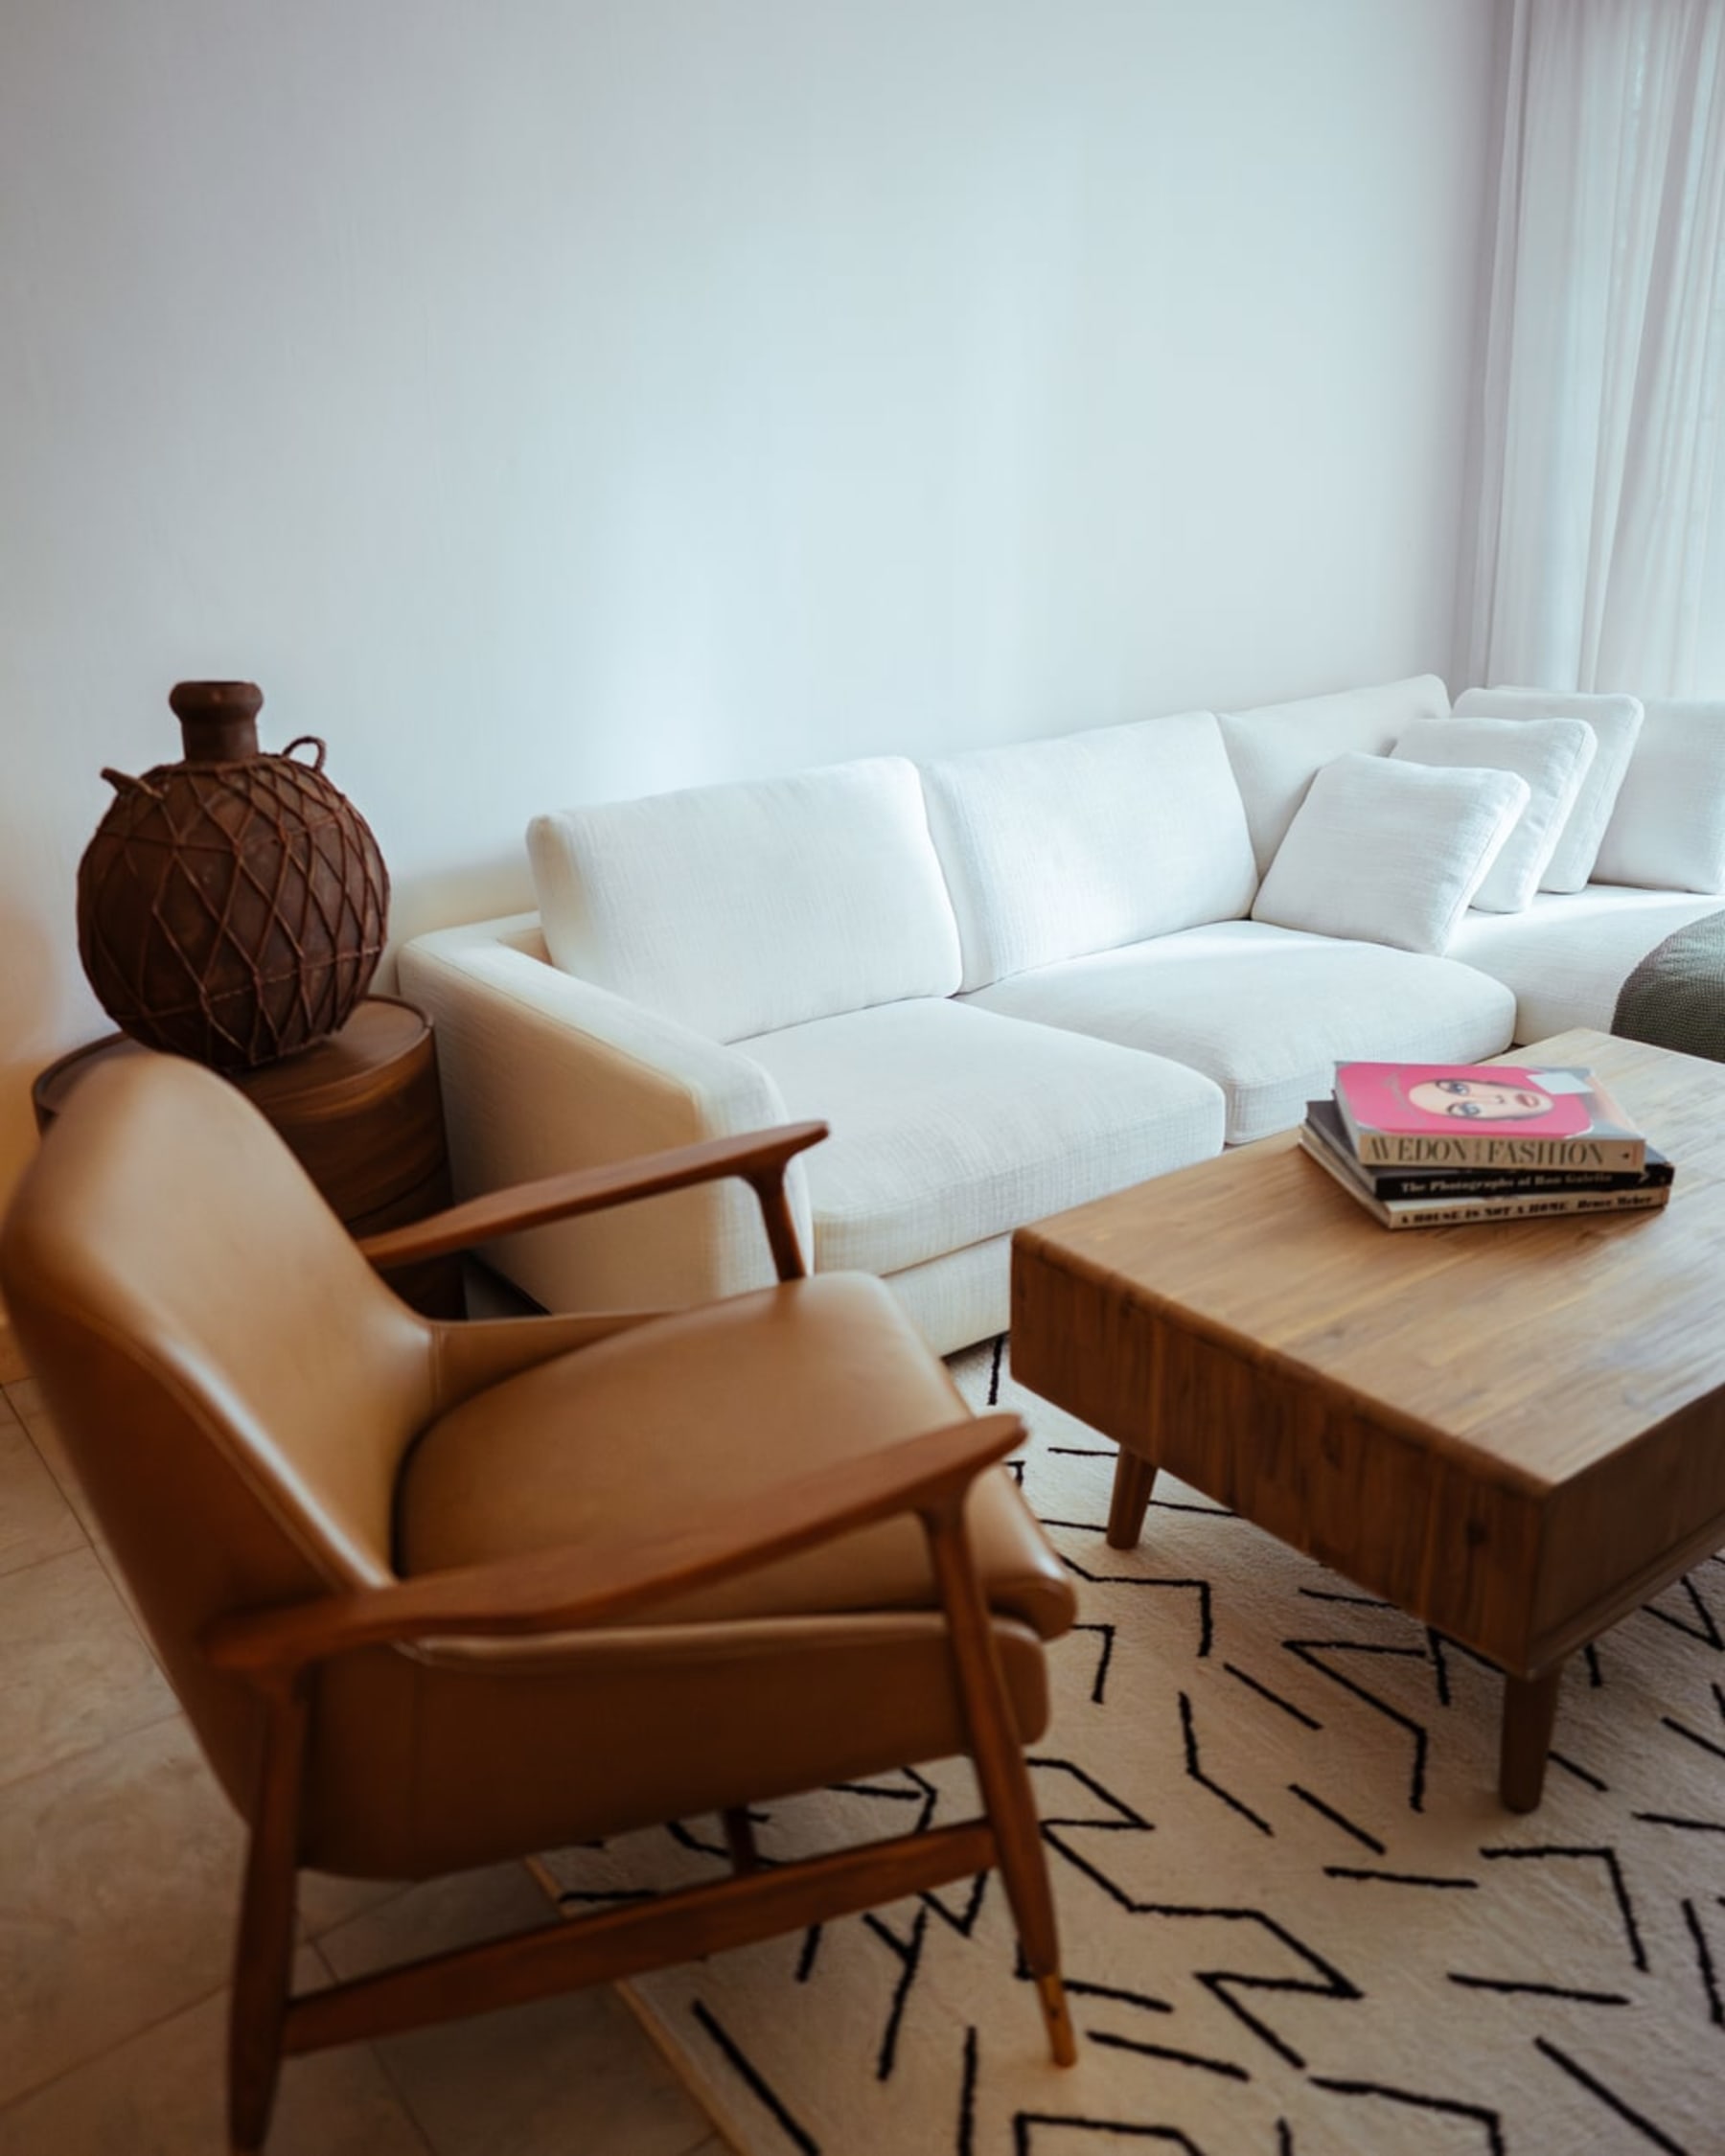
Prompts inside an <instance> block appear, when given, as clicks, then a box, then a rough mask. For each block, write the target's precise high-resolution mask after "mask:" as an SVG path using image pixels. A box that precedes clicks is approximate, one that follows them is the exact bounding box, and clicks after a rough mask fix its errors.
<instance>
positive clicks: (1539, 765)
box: [1391, 717, 1597, 913]
mask: <svg viewBox="0 0 1725 2156" xmlns="http://www.w3.org/2000/svg"><path fill="white" fill-rule="evenodd" d="M1596 739H1597V737H1596V735H1595V733H1594V730H1593V728H1592V727H1591V726H1589V725H1586V724H1585V723H1584V722H1582V721H1581V720H1579V719H1535V720H1530V721H1526V722H1517V721H1515V720H1512V719H1467V718H1461V717H1456V718H1450V719H1418V720H1415V722H1414V724H1413V725H1411V726H1410V727H1409V728H1408V730H1407V732H1406V733H1405V734H1403V736H1402V738H1401V739H1400V741H1398V742H1397V743H1396V745H1395V746H1394V747H1393V748H1392V749H1391V755H1392V756H1394V757H1397V758H1399V759H1401V760H1402V761H1404V762H1407V763H1413V764H1440V765H1447V766H1450V767H1452V768H1455V767H1458V766H1472V767H1475V768H1481V767H1483V768H1485V769H1487V770H1494V771H1515V772H1517V773H1519V775H1520V776H1521V777H1522V778H1525V779H1526V780H1527V782H1528V791H1529V796H1530V798H1529V801H1528V805H1527V807H1526V808H1525V809H1524V810H1523V811H1522V813H1521V817H1520V820H1519V821H1518V822H1517V824H1516V826H1515V829H1514V830H1513V831H1512V832H1510V834H1509V836H1508V837H1507V838H1506V839H1505V841H1504V843H1503V845H1502V846H1501V847H1500V848H1499V851H1498V857H1497V859H1496V860H1494V861H1493V862H1492V864H1491V866H1490V867H1489V868H1488V869H1487V870H1486V871H1485V881H1484V883H1482V884H1481V885H1480V887H1479V889H1478V890H1477V891H1476V892H1475V893H1474V895H1473V903H1474V905H1475V906H1478V908H1479V909H1480V911H1481V912H1482V913H1521V912H1524V911H1525V910H1526V909H1527V907H1528V906H1530V905H1531V904H1532V903H1533V894H1534V892H1535V891H1537V890H1538V888H1539V879H1540V878H1541V876H1543V875H1544V874H1545V869H1546V863H1547V862H1548V861H1549V860H1551V858H1552V855H1553V851H1554V849H1555V847H1556V844H1557V841H1558V839H1559V838H1560V837H1562V835H1563V830H1564V826H1565V823H1566V821H1567V819H1568V817H1569V814H1570V811H1571V810H1572V809H1573V808H1574V807H1575V805H1576V795H1577V794H1578V793H1579V791H1581V782H1582V780H1583V779H1584V778H1585V777H1586V775H1587V770H1588V767H1589V766H1590V765H1591V764H1592V762H1593V760H1594V748H1595V742H1596Z"/></svg>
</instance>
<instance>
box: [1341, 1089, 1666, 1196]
mask: <svg viewBox="0 0 1725 2156" xmlns="http://www.w3.org/2000/svg"><path fill="white" fill-rule="evenodd" d="M1336 1106H1337V1108H1338V1109H1339V1110H1340V1111H1341V1114H1342V1119H1343V1121H1344V1123H1345V1125H1346V1126H1347V1135H1348V1137H1349V1139H1350V1140H1351V1142H1352V1144H1353V1148H1354V1151H1355V1152H1356V1153H1357V1154H1358V1155H1359V1157H1360V1158H1361V1160H1362V1161H1364V1162H1365V1163H1366V1164H1367V1166H1368V1167H1404V1168H1406V1167H1419V1168H1437V1167H1473V1168H1568V1169H1573V1170H1576V1171H1577V1172H1587V1173H1592V1174H1599V1173H1601V1172H1618V1171H1622V1170H1624V1169H1630V1168H1640V1167H1642V1166H1643V1165H1644V1164H1645V1158H1646V1150H1647V1141H1646V1139H1645V1136H1644V1135H1643V1134H1642V1133H1641V1132H1640V1131H1638V1130H1637V1129H1636V1128H1635V1126H1634V1124H1633V1123H1631V1122H1630V1121H1629V1119H1628V1117H1627V1116H1626V1115H1625V1114H1624V1113H1623V1111H1622V1109H1621V1108H1620V1107H1619V1106H1618V1104H1617V1102H1616V1101H1615V1100H1614V1099H1613V1098H1612V1096H1611V1094H1610V1093H1609V1092H1608V1091H1607V1090H1606V1089H1605V1087H1604V1086H1603V1085H1602V1084H1601V1083H1600V1081H1599V1078H1598V1077H1597V1076H1596V1075H1595V1074H1594V1072H1593V1071H1591V1070H1588V1069H1585V1068H1581V1067H1576V1066H1573V1065H1562V1066H1548V1067H1533V1066H1524V1065H1517V1064H1507V1063H1492V1064H1460V1063H1343V1064H1338V1065H1337V1066H1336Z"/></svg>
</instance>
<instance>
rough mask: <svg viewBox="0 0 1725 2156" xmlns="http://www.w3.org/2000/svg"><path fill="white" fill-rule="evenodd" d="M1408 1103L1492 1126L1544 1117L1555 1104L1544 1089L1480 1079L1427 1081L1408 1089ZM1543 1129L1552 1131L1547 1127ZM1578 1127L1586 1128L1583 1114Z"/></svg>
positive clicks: (1427, 1112)
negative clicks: (1489, 1123) (1478, 1120)
mask: <svg viewBox="0 0 1725 2156" xmlns="http://www.w3.org/2000/svg"><path fill="white" fill-rule="evenodd" d="M1407 1101H1408V1106H1409V1107H1410V1108H1417V1109H1419V1110H1421V1111H1422V1112H1424V1113H1426V1114H1428V1115H1438V1116H1450V1117H1457V1116H1459V1117H1461V1118H1464V1119H1468V1120H1474V1119H1477V1118H1480V1117H1484V1118H1485V1119H1486V1120H1487V1121H1489V1122H1493V1123H1509V1122H1524V1121H1526V1119H1527V1118H1528V1117H1529V1116H1531V1115H1544V1114H1545V1113H1546V1112H1547V1111H1548V1110H1550V1109H1553V1108H1555V1107H1556V1105H1557V1103H1556V1101H1555V1099H1554V1098H1553V1096H1552V1094H1550V1093H1548V1092H1547V1091H1546V1089H1545V1088H1544V1087H1543V1086H1535V1085H1532V1084H1528V1085H1525V1086H1488V1085H1487V1084H1486V1083H1485V1082H1484V1079H1480V1078H1427V1079H1425V1080H1423V1081H1422V1082H1421V1083H1420V1084H1419V1085H1417V1086H1410V1087H1409V1088H1408V1089H1407ZM1579 1105H1580V1104H1579V1102H1576V1106H1577V1107H1579ZM1542 1127H1543V1128H1547V1129H1552V1128H1554V1126H1553V1125H1549V1124H1548V1125H1545V1126H1542ZM1577 1127H1578V1128H1580V1129H1583V1130H1585V1129H1586V1127H1587V1117H1586V1114H1585V1112H1584V1113H1583V1115H1582V1118H1581V1122H1580V1124H1579V1126H1577Z"/></svg>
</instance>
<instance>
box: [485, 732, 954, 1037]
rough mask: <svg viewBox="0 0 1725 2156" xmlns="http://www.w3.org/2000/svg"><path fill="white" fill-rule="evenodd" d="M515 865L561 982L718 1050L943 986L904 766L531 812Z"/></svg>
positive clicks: (923, 853) (945, 949) (942, 917)
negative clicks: (634, 1007)
mask: <svg viewBox="0 0 1725 2156" xmlns="http://www.w3.org/2000/svg"><path fill="white" fill-rule="evenodd" d="M527 854H528V860H529V861H530V863H531V865H532V870H533V883H534V890H535V892H536V894H537V896H538V899H539V908H540V920H541V921H542V923H543V924H544V930H545V943H546V947H547V949H548V950H549V951H550V952H551V956H552V958H553V959H554V960H555V961H556V963H557V964H558V965H559V966H561V967H562V968H563V971H564V972H565V973H571V974H578V975H580V976H581V977H582V979H584V980H589V981H593V982H595V983H596V984H597V985H598V986H599V987H601V988H609V989H610V990H612V991H613V992H614V993H615V994H616V995H619V996H627V997H628V998H630V999H631V1000H632V1001H633V1002H636V1003H644V1004H645V1005H646V1006H647V1007H648V1009H649V1010H654V1011H658V1012H661V1013H662V1014H663V1015H664V1016H665V1017H667V1018H674V1019H677V1020H678V1021H680V1022H681V1023H682V1024H684V1025H688V1026H692V1027H693V1028H694V1029H695V1030H696V1031H697V1032H699V1033H704V1034H707V1035H708V1036H709V1037H710V1038H712V1039H713V1040H716V1041H741V1040H746V1039H747V1038H748V1037H749V1036H750V1035H751V1034H756V1033H771V1032H774V1031H776V1030H777V1028H778V1027H780V1026H785V1025H800V1024H802V1023H803V1022H804V1021H806V1020H809V1019H818V1018H831V1017H832V1016H833V1015H834V1014H835V1013H837V1012H839V1011H855V1010H862V1009H863V1008H865V1007H866V1006H867V1005H869V1004H872V1003H889V1002H896V1001H897V1000H898V999H899V998H901V997H906V996H950V995H952V994H953V992H954V990H955V989H956V988H957V986H958V929H957V924H956V922H955V921H954V918H953V908H952V904H951V902H950V900H949V899H948V897H947V892H946V884H945V883H944V882H943V881H942V878H941V873H940V863H939V862H938V861H937V860H935V858H934V848H933V846H932V844H931V842H930V838H929V828H928V819H927V816H926V814H925V812H924V809H923V796H922V787H921V784H920V782H919V781H918V778H917V775H916V767H915V765H914V764H911V763H909V762H908V761H907V760H906V759H905V758H904V757H899V756H881V757H871V758H868V759H866V760H864V761H862V762H861V763H855V764H836V765H832V766H829V767H828V768H825V769H820V770H811V771H795V772H793V773H792V774H791V775H790V776H789V777H787V778H777V779H761V780H757V781H753V782H750V783H747V784H743V785H737V786H703V787H696V788H692V789H690V790H688V791H683V792H678V793H656V794H652V795H649V796H648V797H647V798H646V799H644V800H639V801H615V802H607V803H603V804H601V805H599V806H597V807H593V808H583V809H566V810H564V811H563V813H562V814H558V815H542V816H536V817H535V818H534V819H533V822H532V823H531V824H530V825H529V826H528V830H527Z"/></svg>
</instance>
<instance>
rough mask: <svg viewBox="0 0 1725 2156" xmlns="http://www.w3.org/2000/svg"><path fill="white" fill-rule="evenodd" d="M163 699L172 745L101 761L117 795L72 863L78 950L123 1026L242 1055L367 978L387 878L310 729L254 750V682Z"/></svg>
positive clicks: (277, 1051)
mask: <svg viewBox="0 0 1725 2156" xmlns="http://www.w3.org/2000/svg"><path fill="white" fill-rule="evenodd" d="M169 702H170V704H171V705H172V706H173V710H174V712H175V714H176V715H177V716H178V718H179V721H180V726H181V731H182V733H183V735H184V740H185V750H186V753H185V759H184V761H183V762H181V763H178V764H161V765H158V766H157V767H156V768H154V769H153V770H150V771H146V772H145V773H144V775H143V777H142V778H127V777H126V776H124V775H123V774H122V773H120V772H118V771H104V773H103V774H102V775H103V777H104V778H105V779H106V780H108V782H109V783H110V784H111V785H112V786H113V787H114V789H115V791H116V796H117V797H116V799H115V801H114V803H113V805H112V806H111V807H110V808H109V810H108V813H107V814H106V815H105V816H104V818H103V819H102V822H101V824H100V825H99V827H98V828H97V832H96V836H95V837H93V838H92V839H91V840H90V843H89V846H88V848H87V849H86V850H85V853H84V857H83V860H81V862H80V863H79V870H78V948H79V954H80V956H81V958H82V960H83V966H84V972H85V973H86V974H87V975H89V977H90V985H91V987H92V988H94V989H95V991H96V994H97V996H98V997H99V998H101V1001H102V1005H103V1008H104V1010H105V1011H106V1012H107V1013H108V1016H109V1017H110V1018H111V1019H112V1020H113V1021H114V1022H115V1024H116V1025H118V1026H119V1027H120V1029H121V1031H122V1032H124V1033H128V1034H130V1035H131V1037H132V1038H133V1040H136V1041H142V1042H144V1043H146V1044H148V1045H149V1046H150V1047H153V1048H166V1049H169V1050H171V1051H172V1052H173V1053H175V1054H178V1055H184V1056H192V1057H195V1058H196V1060H197V1061H198V1062H199V1063H206V1064H209V1065H211V1066H212V1067H214V1068H216V1069H218V1070H250V1069H255V1068H257V1067H258V1066H259V1065H261V1064H266V1063H274V1062H275V1061H276V1060H277V1059H278V1058H280V1057H282V1056H287V1055H291V1054H293V1052H294V1051H295V1050H296V1049H299V1048H305V1047H309V1046H310V1045H311V1043H312V1042H314V1041H320V1040H322V1039H323V1038H324V1036H325V1035H326V1034H329V1033H333V1032H334V1031H335V1030H336V1029H337V1028H338V1027H339V1026H340V1025H341V1024H343V1023H344V1021H346V1019H347V1018H348V1016H349V1014H350V1013H351V1012H352V1010H353V1008H354V1006H355V1004H356V1003H357V1002H358V1000H359V998H361V997H362V996H363V995H364V994H365V991H366V988H367V986H368V984H369V983H370V980H371V977H372V975H373V973H374V972H375V971H376V969H377V964H378V959H379V957H380V955H381V952H382V949H383V936H384V929H385V925H386V922H387V918H388V909H389V877H388V874H387V872H386V871H385V869H384V866H383V857H382V855H381V854H380V852H379V851H378V842H377V840H376V839H375V838H374V837H372V834H371V829H370V827H369V825H368V824H367V823H366V821H365V819H364V817H363V816H361V815H360V814H359V812H358V811H357V809H356V808H355V807H354V805H353V803H352V802H351V801H349V800H348V798H347V796H346V795H345V794H343V793H341V792H339V791H337V790H336V789H335V788H334V786H332V785H331V783H330V781H329V780H328V779H327V778H325V777H324V775H323V761H324V745H323V743H322V742H321V741H317V740H315V739H314V738H313V737H312V736H311V735H305V736H302V737H301V739H300V740H298V741H294V742H290V743H289V744H288V747H287V748H286V749H285V750H284V751H283V752H282V753H281V754H280V755H270V754H265V753H261V752H260V750H259V748H258V712H259V710H260V709H261V708H262V705H263V702H264V698H263V694H262V692H261V691H260V690H259V689H258V688H257V686H256V685H255V683H253V682H250V681H181V682H180V683H178V684H177V686H176V687H175V688H174V690H173V694H172V695H171V696H170V698H169ZM303 747H310V748H311V749H313V750H315V758H314V761H312V762H311V763H303V762H301V761H300V760H299V759H298V758H297V757H296V756H295V754H294V750H295V749H298V748H303Z"/></svg>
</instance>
